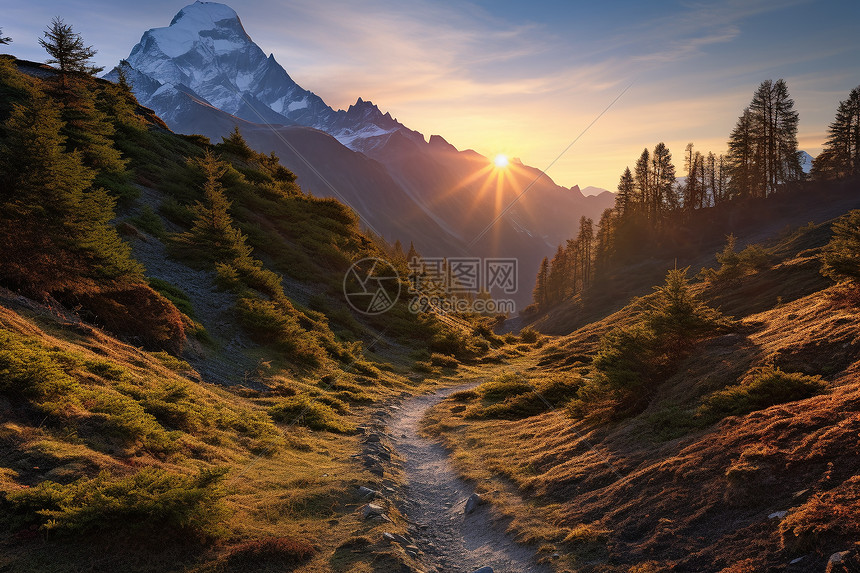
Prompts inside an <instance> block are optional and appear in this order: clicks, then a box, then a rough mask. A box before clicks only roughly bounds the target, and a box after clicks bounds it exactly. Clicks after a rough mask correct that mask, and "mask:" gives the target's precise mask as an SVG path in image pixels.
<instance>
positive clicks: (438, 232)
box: [106, 2, 615, 305]
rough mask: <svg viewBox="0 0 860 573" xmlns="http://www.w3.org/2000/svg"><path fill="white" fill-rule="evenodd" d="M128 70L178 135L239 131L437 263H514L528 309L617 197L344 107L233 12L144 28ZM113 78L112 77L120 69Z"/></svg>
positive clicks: (189, 11) (194, 11) (197, 14)
mask: <svg viewBox="0 0 860 573" xmlns="http://www.w3.org/2000/svg"><path fill="white" fill-rule="evenodd" d="M124 67H125V72H126V76H127V78H128V81H129V82H130V83H131V85H132V88H133V90H134V92H135V94H136V96H137V98H138V99H139V100H140V102H141V103H142V104H143V105H145V106H148V107H150V108H152V109H153V110H154V111H155V112H156V113H157V114H158V115H159V116H161V118H162V119H164V121H165V122H166V123H167V125H168V126H170V128H171V129H173V130H174V131H176V132H179V133H188V134H190V133H199V134H202V135H206V136H208V137H210V138H212V139H213V140H215V141H217V140H219V139H220V137H221V136H224V135H227V134H228V133H229V132H230V131H231V130H232V129H233V127H234V126H238V127H239V129H240V130H241V132H242V134H243V135H244V136H245V138H246V139H247V140H248V143H249V144H250V145H251V146H252V147H254V148H255V149H257V150H259V151H262V152H264V153H268V152H270V151H274V152H275V153H276V154H277V155H278V156H279V157H280V158H281V161H282V163H283V164H284V165H285V166H287V167H288V168H290V169H291V170H293V171H294V172H295V173H296V174H297V175H298V177H299V183H300V184H301V185H302V188H303V189H305V190H306V191H310V192H312V193H314V194H315V195H320V196H333V197H337V198H338V199H340V200H341V201H343V202H344V203H346V204H348V205H349V206H350V207H352V208H353V209H354V210H355V211H356V212H357V213H358V214H359V216H360V217H361V219H362V222H363V223H364V224H365V225H366V226H367V227H369V228H370V229H371V230H374V231H376V232H378V233H379V234H381V235H383V236H384V237H385V238H386V239H388V240H390V241H394V240H395V239H399V240H400V241H401V242H403V243H404V244H405V245H406V246H408V245H409V242H410V241H414V243H415V246H416V248H417V249H418V250H419V252H421V253H422V254H423V255H424V256H431V257H442V256H444V257H463V256H482V257H500V258H501V257H504V258H516V259H518V260H519V290H518V293H517V295H516V296H515V298H516V299H517V301H518V302H519V303H520V304H521V305H522V304H526V303H527V302H528V300H529V299H530V295H531V289H532V286H533V281H534V276H535V274H536V271H537V267H538V264H539V262H540V260H541V259H542V258H543V257H544V256H547V255H551V254H552V253H553V252H554V250H555V247H556V245H558V244H559V243H561V242H563V241H565V240H566V239H568V238H569V237H570V236H572V235H574V234H575V233H576V231H577V229H578V221H579V218H580V217H581V216H583V215H584V216H587V217H591V218H592V219H594V220H595V222H596V220H597V219H598V218H599V216H600V214H601V213H602V212H603V210H604V209H607V208H609V207H612V205H613V204H614V200H615V197H614V195H613V194H612V193H609V192H608V191H605V190H600V189H596V188H593V187H589V188H586V189H587V190H588V191H589V195H590V196H586V195H585V194H583V192H582V191H580V189H579V187H578V186H574V187H573V188H565V187H561V186H559V185H556V184H555V183H554V182H553V181H552V179H550V178H549V177H548V176H547V175H545V174H542V173H541V172H540V171H539V170H538V169H535V168H532V167H529V166H526V165H523V164H522V163H519V162H511V164H510V166H509V167H507V168H505V169H504V170H500V169H497V168H495V167H493V164H492V162H491V161H490V159H488V158H486V157H484V156H483V155H480V154H479V153H476V152H475V151H471V150H467V151H459V150H457V149H456V148H455V147H454V146H452V145H450V144H449V143H448V142H446V141H445V140H444V139H443V138H442V137H441V136H439V135H433V136H431V137H430V138H429V140H426V139H425V137H424V135H422V134H421V133H419V132H417V131H414V130H411V129H409V128H408V127H406V126H405V125H403V124H402V123H400V122H398V121H397V120H396V119H395V118H393V117H391V114H389V113H383V112H382V111H381V110H380V109H379V108H378V107H377V106H376V105H374V104H373V103H371V102H370V101H365V100H363V99H361V98H359V99H358V101H357V102H356V103H355V105H352V106H350V107H349V109H347V110H337V111H335V110H334V109H332V108H331V107H330V106H328V105H327V104H326V103H325V102H324V101H323V100H322V99H321V98H320V97H319V96H317V95H316V94H314V93H313V92H311V91H308V90H306V89H304V88H302V87H301V86H299V85H298V84H297V83H296V82H295V81H293V80H292V78H290V76H289V74H288V73H287V72H286V70H285V69H284V68H283V67H281V65H280V64H278V62H277V61H275V58H274V56H273V55H271V54H270V55H269V56H266V54H265V52H263V50H262V49H260V47H259V46H257V45H256V44H255V43H254V42H253V41H252V40H251V38H250V37H249V36H248V34H247V33H246V32H245V29H244V28H243V27H242V23H241V21H240V19H239V17H238V15H237V14H236V12H235V11H234V10H233V9H231V8H230V7H228V6H225V5H223V4H217V3H213V2H195V3H194V4H191V5H189V6H186V7H185V8H183V9H182V10H180V11H179V13H178V14H176V16H175V17H174V18H173V20H172V21H171V23H170V25H169V26H168V27H166V28H154V29H152V30H148V31H146V32H144V34H143V36H142V38H141V40H140V42H139V43H138V44H137V45H136V46H134V48H133V49H132V51H131V54H130V55H129V57H128V59H127V65H126V66H124ZM106 77H107V78H108V79H112V80H116V79H117V69H116V68H115V69H114V70H112V71H111V72H110V73H108V74H107V76H106ZM526 189H527V190H528V191H527V192H526V193H525V194H522V192H523V191H525V190H526ZM517 197H519V200H516V198H517ZM511 205H512V206H511ZM509 206H510V208H509Z"/></svg>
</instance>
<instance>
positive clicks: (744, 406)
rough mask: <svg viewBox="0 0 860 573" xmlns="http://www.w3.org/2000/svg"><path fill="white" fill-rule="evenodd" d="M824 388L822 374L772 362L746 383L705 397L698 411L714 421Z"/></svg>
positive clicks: (740, 414) (791, 399) (706, 419)
mask: <svg viewBox="0 0 860 573" xmlns="http://www.w3.org/2000/svg"><path fill="white" fill-rule="evenodd" d="M825 388H826V385H825V384H824V382H822V381H821V378H820V377H819V376H808V375H806V374H800V373H796V372H794V373H789V372H784V371H782V370H781V369H779V368H775V367H772V366H769V367H766V368H761V369H758V370H757V371H756V372H755V373H754V374H753V376H752V378H751V379H750V380H749V382H747V383H745V384H738V385H736V386H729V387H728V388H725V389H723V390H720V391H717V392H714V393H713V394H710V395H709V396H707V397H705V399H704V400H703V401H702V405H701V406H700V407H699V410H698V412H697V414H698V415H699V416H700V417H702V418H703V419H704V420H705V421H708V422H713V421H717V420H720V419H722V418H724V417H726V416H742V415H744V414H748V413H750V412H754V411H756V410H763V409H765V408H769V407H771V406H775V405H777V404H784V403H786V402H794V401H796V400H803V399H804V398H809V397H811V396H815V395H816V394H820V393H822V392H824V390H825Z"/></svg>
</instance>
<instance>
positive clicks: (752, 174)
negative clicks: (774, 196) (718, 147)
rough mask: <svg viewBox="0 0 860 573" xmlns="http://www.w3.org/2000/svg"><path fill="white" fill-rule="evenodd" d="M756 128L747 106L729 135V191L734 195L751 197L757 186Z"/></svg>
mask: <svg viewBox="0 0 860 573" xmlns="http://www.w3.org/2000/svg"><path fill="white" fill-rule="evenodd" d="M754 129H755V127H754V125H753V115H752V112H751V111H750V109H749V108H746V109H744V111H743V113H742V114H741V116H740V117H739V118H738V121H737V124H735V128H734V129H733V130H732V133H731V135H730V136H729V157H728V165H729V172H730V174H731V178H730V180H729V193H730V195H731V196H732V197H741V198H744V197H751V196H752V195H753V191H754V188H755V186H756V180H757V175H758V174H757V171H756V163H755V144H754V133H753V131H754Z"/></svg>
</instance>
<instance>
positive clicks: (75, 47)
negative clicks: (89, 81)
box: [39, 17, 104, 85]
mask: <svg viewBox="0 0 860 573" xmlns="http://www.w3.org/2000/svg"><path fill="white" fill-rule="evenodd" d="M43 36H44V37H43V38H40V39H39V45H40V46H42V47H43V48H45V51H47V52H48V55H49V56H51V57H50V58H48V60H47V63H49V64H57V66H58V67H59V68H60V72H61V77H62V78H63V85H65V83H66V74H68V73H71V72H78V73H84V74H89V75H95V74H97V73H99V72H100V71H102V70H103V69H104V68H101V67H97V66H93V65H92V64H91V63H90V60H91V59H92V58H93V56H95V55H96V50H95V49H94V48H93V47H92V46H86V45H85V44H84V40H83V38H81V35H80V34H78V33H76V32H75V31H74V29H73V28H72V26H71V25H70V24H66V23H65V22H63V19H62V18H60V17H57V18H54V19H53V20H51V25H50V26H49V27H48V29H47V30H45V32H44V34H43Z"/></svg>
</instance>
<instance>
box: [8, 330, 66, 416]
mask: <svg viewBox="0 0 860 573" xmlns="http://www.w3.org/2000/svg"><path fill="white" fill-rule="evenodd" d="M77 388H78V383H77V382H76V381H75V379H74V378H72V377H71V376H69V375H68V374H67V373H66V371H65V370H64V369H63V367H62V365H61V363H60V362H59V361H58V360H57V357H56V353H53V352H51V351H49V350H47V349H45V348H44V347H43V346H42V345H41V343H40V342H39V341H38V340H36V339H35V338H31V337H26V336H23V335H20V334H17V333H14V332H11V331H6V330H0V393H2V394H3V395H4V396H6V397H8V398H13V399H26V398H29V399H33V400H36V401H46V400H56V399H58V398H62V397H66V396H69V395H70V394H72V393H73V392H75V391H76V390H77Z"/></svg>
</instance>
